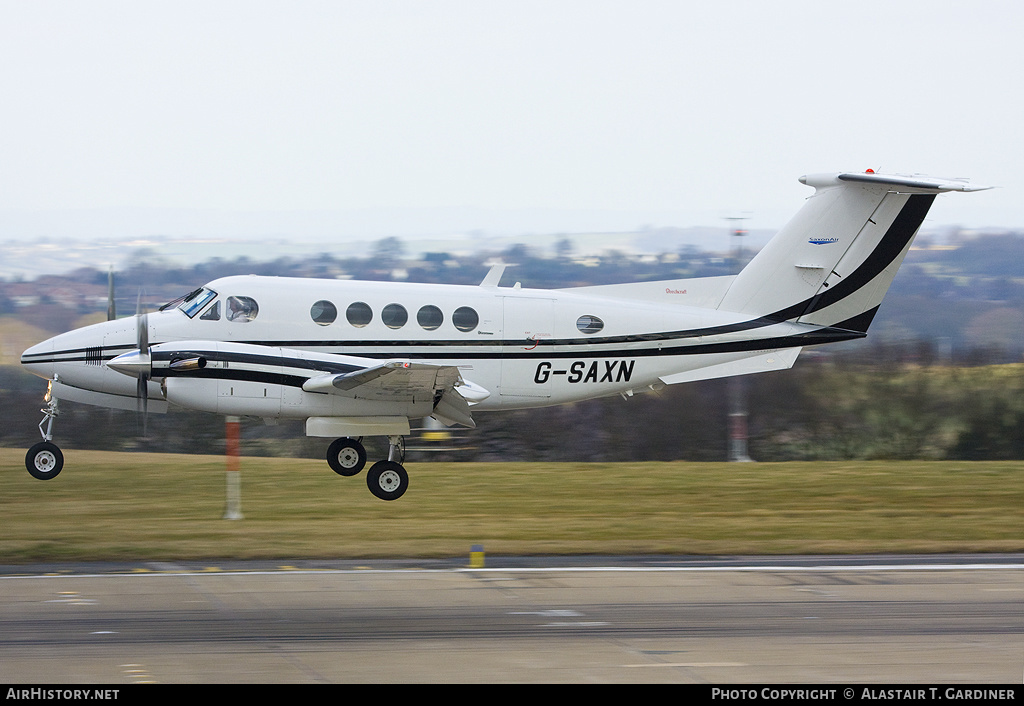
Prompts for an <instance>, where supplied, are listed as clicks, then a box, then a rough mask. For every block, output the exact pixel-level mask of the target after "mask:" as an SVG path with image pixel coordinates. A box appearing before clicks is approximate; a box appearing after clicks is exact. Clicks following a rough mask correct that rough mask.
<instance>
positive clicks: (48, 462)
mask: <svg viewBox="0 0 1024 706" xmlns="http://www.w3.org/2000/svg"><path fill="white" fill-rule="evenodd" d="M25 468H27V469H28V472H29V473H30V474H31V475H32V477H33V478H38V479H39V480H50V479H51V478H56V477H57V474H58V473H60V471H61V469H62V468H64V454H62V453H61V452H60V449H58V448H57V445H56V444H51V443H50V442H49V441H40V442H39V443H38V444H36V445H35V446H33V447H32V448H30V449H29V450H28V453H27V454H25Z"/></svg>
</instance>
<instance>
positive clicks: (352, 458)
mask: <svg viewBox="0 0 1024 706" xmlns="http://www.w3.org/2000/svg"><path fill="white" fill-rule="evenodd" d="M327 465H329V466H330V467H331V470H333V471H334V472H335V473H337V474H339V475H343V476H354V475H355V474H357V473H359V471H361V470H363V466H365V465H366V449H364V448H363V445H362V444H360V443H359V442H358V441H356V440H355V439H337V440H335V441H334V442H333V443H331V445H330V446H329V447H328V449H327Z"/></svg>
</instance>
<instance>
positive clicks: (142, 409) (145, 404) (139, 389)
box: [135, 290, 153, 436]
mask: <svg viewBox="0 0 1024 706" xmlns="http://www.w3.org/2000/svg"><path fill="white" fill-rule="evenodd" d="M135 317H136V318H135V320H136V339H137V341H136V342H137V344H138V352H139V363H140V366H139V367H138V382H137V383H136V398H137V400H138V403H137V405H138V411H139V414H141V415H142V435H143V436H146V431H147V418H148V416H149V377H150V374H151V373H152V372H153V369H152V361H151V359H150V357H149V314H148V313H147V312H145V311H143V309H142V291H141V290H140V291H139V299H138V301H137V302H136V305H135Z"/></svg>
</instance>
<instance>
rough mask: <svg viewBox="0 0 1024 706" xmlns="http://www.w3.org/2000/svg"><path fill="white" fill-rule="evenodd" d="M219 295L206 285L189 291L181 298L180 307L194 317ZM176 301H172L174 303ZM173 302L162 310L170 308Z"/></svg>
mask: <svg viewBox="0 0 1024 706" xmlns="http://www.w3.org/2000/svg"><path fill="white" fill-rule="evenodd" d="M216 296H217V293H216V292H215V291H213V290H212V289H207V288H206V287H200V288H199V289H197V290H195V291H194V292H189V293H188V294H186V295H185V296H184V297H182V299H181V304H179V305H178V308H179V309H181V310H182V311H183V312H185V316H187V317H188V318H190V319H191V318H193V317H194V316H195V315H196V314H198V313H199V312H200V311H202V310H203V307H204V306H206V305H207V304H209V303H210V300H211V299H213V298H214V297H216ZM173 303H174V302H171V304H173ZM171 304H167V305H165V306H163V307H161V311H163V310H164V309H166V308H168V307H169V306H170V305H171Z"/></svg>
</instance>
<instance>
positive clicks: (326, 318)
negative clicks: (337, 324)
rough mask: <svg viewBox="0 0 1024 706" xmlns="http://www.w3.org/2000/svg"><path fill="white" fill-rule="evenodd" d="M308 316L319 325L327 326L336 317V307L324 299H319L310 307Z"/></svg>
mask: <svg viewBox="0 0 1024 706" xmlns="http://www.w3.org/2000/svg"><path fill="white" fill-rule="evenodd" d="M309 316H310V318H312V319H313V321H315V322H316V323H318V324H320V325H321V326H327V325H329V324H333V323H334V320H335V319H337V318H338V307H336V306H334V304H332V303H331V302H329V301H327V300H325V299H321V300H320V301H318V302H317V303H316V304H314V305H313V306H312V307H311V308H310V310H309Z"/></svg>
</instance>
